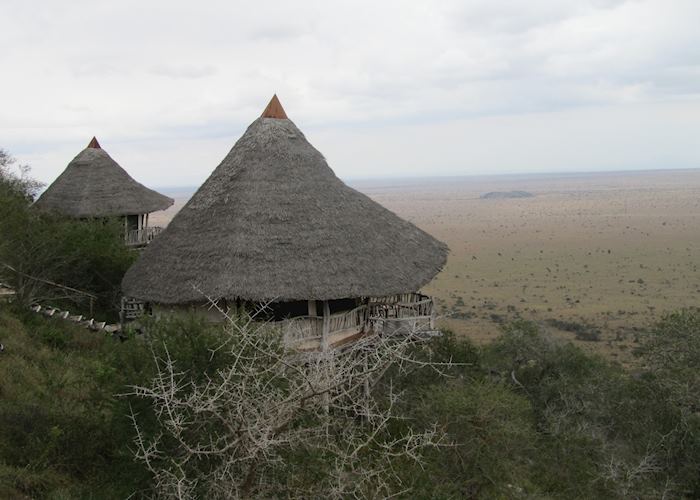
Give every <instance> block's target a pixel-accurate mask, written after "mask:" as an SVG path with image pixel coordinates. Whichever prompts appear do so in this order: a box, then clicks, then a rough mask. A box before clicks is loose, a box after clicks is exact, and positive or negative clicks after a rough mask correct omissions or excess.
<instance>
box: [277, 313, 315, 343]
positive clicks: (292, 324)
mask: <svg viewBox="0 0 700 500" xmlns="http://www.w3.org/2000/svg"><path fill="white" fill-rule="evenodd" d="M280 329H281V330H282V338H283V339H284V342H285V344H286V345H288V346H292V345H294V344H296V343H298V342H303V341H307V340H321V338H322V337H323V318H321V317H319V316H298V317H296V318H291V319H288V320H285V321H282V322H281V324H280Z"/></svg>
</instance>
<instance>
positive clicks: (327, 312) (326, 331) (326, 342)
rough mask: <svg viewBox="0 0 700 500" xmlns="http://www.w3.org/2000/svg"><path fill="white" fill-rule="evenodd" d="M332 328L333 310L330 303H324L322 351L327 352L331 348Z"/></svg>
mask: <svg viewBox="0 0 700 500" xmlns="http://www.w3.org/2000/svg"><path fill="white" fill-rule="evenodd" d="M330 327H331V308H330V307H329V305H328V301H327V300H324V301H323V337H322V338H321V350H322V351H323V352H327V351H328V348H329V347H330V338H329V337H330Z"/></svg>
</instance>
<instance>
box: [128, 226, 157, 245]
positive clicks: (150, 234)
mask: <svg viewBox="0 0 700 500" xmlns="http://www.w3.org/2000/svg"><path fill="white" fill-rule="evenodd" d="M161 231H163V228H162V227H158V226H153V227H146V228H144V229H132V230H131V231H127V233H126V244H127V246H139V245H148V244H149V243H150V242H151V241H153V238H155V237H156V236H158V235H159V234H160V232H161Z"/></svg>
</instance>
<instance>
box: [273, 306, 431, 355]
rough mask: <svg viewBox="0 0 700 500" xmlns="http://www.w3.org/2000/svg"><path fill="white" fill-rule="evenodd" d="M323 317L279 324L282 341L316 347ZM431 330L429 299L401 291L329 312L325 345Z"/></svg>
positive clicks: (293, 346)
mask: <svg viewBox="0 0 700 500" xmlns="http://www.w3.org/2000/svg"><path fill="white" fill-rule="evenodd" d="M323 322H324V318H323V317H322V316H298V317H295V318H291V319H288V320H285V321H282V322H280V323H279V328H280V329H281V333H282V336H283V339H284V343H285V345H286V346H287V347H289V348H291V349H296V350H301V351H309V350H318V349H320V348H321V347H322V345H323V340H324V339H323V330H324V328H323V327H324V325H323ZM416 331H418V332H425V333H426V334H427V333H432V332H433V331H434V310H433V299H432V298H430V297H428V296H425V295H421V294H417V293H411V294H402V295H396V296H391V297H380V298H375V299H371V300H370V301H369V302H368V303H367V304H363V305H361V306H359V307H356V308H355V309H352V310H351V311H347V312H342V313H337V314H332V315H330V317H329V320H328V334H327V335H328V339H327V345H328V347H337V346H341V345H343V344H345V343H347V342H351V341H352V339H353V338H355V337H357V336H359V335H365V334H381V335H400V334H401V333H409V332H416Z"/></svg>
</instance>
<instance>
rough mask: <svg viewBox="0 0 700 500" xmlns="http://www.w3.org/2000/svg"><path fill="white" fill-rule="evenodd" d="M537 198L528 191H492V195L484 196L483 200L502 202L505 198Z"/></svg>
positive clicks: (482, 196)
mask: <svg viewBox="0 0 700 500" xmlns="http://www.w3.org/2000/svg"><path fill="white" fill-rule="evenodd" d="M533 196H535V195H534V194H532V193H528V192H527V191H491V192H490V193H486V194H482V195H481V199H482V200H501V199H504V198H532V197H533Z"/></svg>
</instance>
